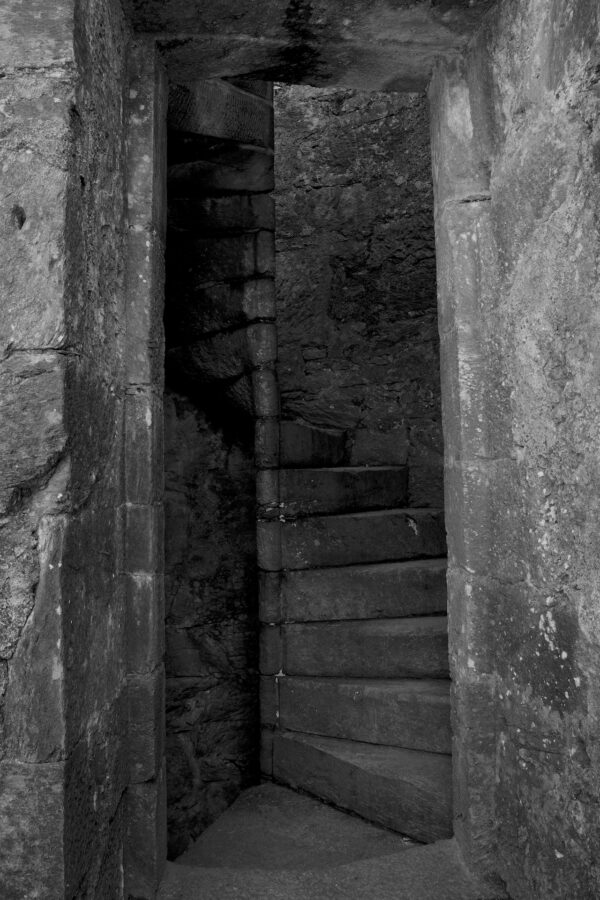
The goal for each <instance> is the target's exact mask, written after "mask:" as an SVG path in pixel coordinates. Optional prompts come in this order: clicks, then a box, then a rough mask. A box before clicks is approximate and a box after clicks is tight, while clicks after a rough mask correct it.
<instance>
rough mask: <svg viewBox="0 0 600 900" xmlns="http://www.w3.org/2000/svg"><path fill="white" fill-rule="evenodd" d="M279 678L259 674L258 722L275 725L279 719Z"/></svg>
mask: <svg viewBox="0 0 600 900" xmlns="http://www.w3.org/2000/svg"><path fill="white" fill-rule="evenodd" d="M278 682H279V679H278V678H276V677H274V676H267V675H261V678H260V724H261V726H262V725H270V726H275V725H277V724H278V720H279V683H278Z"/></svg>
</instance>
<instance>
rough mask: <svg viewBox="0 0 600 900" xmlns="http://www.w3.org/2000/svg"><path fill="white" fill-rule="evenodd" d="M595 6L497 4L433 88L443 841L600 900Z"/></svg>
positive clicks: (524, 884) (541, 882)
mask: <svg viewBox="0 0 600 900" xmlns="http://www.w3.org/2000/svg"><path fill="white" fill-rule="evenodd" d="M599 38H600V29H599V19H598V7H597V4H595V3H591V2H586V0H583V2H572V0H558V2H556V3H553V4H546V3H543V2H539V0H524V2H521V3H518V4H514V3H503V4H501V5H500V7H499V8H498V10H497V12H496V14H495V15H493V16H492V17H491V18H490V19H489V23H488V27H487V28H486V30H485V31H484V32H483V34H482V35H481V38H480V40H479V41H478V42H477V43H476V44H475V46H474V47H473V48H472V51H471V53H470V54H469V55H468V56H467V59H466V62H465V65H464V67H455V68H450V69H448V70H446V71H445V72H441V73H440V75H439V77H438V78H437V79H436V83H435V85H434V89H433V92H432V116H433V121H434V122H436V123H437V124H436V126H435V129H434V170H435V174H436V182H437V196H436V203H437V211H436V217H437V221H436V229H437V238H438V252H439V284H440V301H441V309H440V317H441V323H442V332H443V337H442V367H443V371H445V372H447V382H446V386H445V396H444V415H445V425H446V436H447V462H448V488H447V517H448V522H449V557H450V575H449V604H448V605H449V611H450V637H451V640H450V645H451V648H452V651H451V655H452V669H453V677H454V680H455V700H456V705H455V709H456V717H455V722H454V729H455V745H454V749H455V753H456V756H457V762H458V765H457V767H456V785H455V787H456V790H455V794H456V796H457V804H458V806H457V820H456V823H457V826H456V827H457V832H458V835H459V838H460V840H461V842H462V843H463V845H464V846H465V848H467V849H468V850H469V853H470V858H471V860H472V861H473V860H474V861H476V862H477V864H478V865H480V866H481V867H482V868H483V869H485V868H486V867H487V868H488V869H491V870H492V871H494V870H495V871H496V872H498V871H499V873H500V875H501V876H502V877H503V878H504V879H505V880H506V883H507V887H508V892H509V893H510V895H511V896H512V897H514V898H515V900H530V898H542V897H543V898H557V900H558V898H563V897H576V896H581V897H586V898H587V897H589V898H592V897H596V896H598V894H599V892H600V869H599V867H598V858H597V847H598V842H599V840H600V834H599V830H598V829H599V821H598V803H599V801H600V756H599V748H600V739H599V738H600V722H599V719H598V710H599V709H600V694H599V685H600V678H599V671H598V665H599V663H598V661H599V659H600V653H599V649H600V648H599V644H598V635H599V634H600V618H599V596H598V582H599V575H600V573H599V571H598V560H599V559H600V553H599V551H600V544H599V534H600V530H599V527H598V521H599V515H600V503H599V499H598V484H599V479H600V471H599V462H598V461H599V459H600V452H599V432H598V422H599V420H600V410H599V409H598V390H597V384H598V371H599V356H598V339H599V335H598V258H599V255H600V236H599V232H598V220H597V212H598V204H599V202H600V193H599V188H598V184H599V183H598V158H599V157H598V147H599V146H600V117H599V113H600V96H599V89H598V71H599V70H598V61H599V57H598V47H599Z"/></svg>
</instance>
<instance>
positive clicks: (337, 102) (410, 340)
mask: <svg viewBox="0 0 600 900" xmlns="http://www.w3.org/2000/svg"><path fill="white" fill-rule="evenodd" d="M275 123H276V125H275V127H276V151H275V166H276V191H275V200H276V210H277V235H276V242H277V243H276V246H277V278H276V282H277V301H278V337H279V360H280V362H279V377H280V383H281V402H282V415H283V417H284V418H296V417H300V418H302V419H304V420H305V421H307V422H309V423H310V424H312V425H317V426H321V427H326V428H334V429H339V430H350V431H351V432H352V440H351V462H352V464H353V465H360V464H361V463H363V462H364V463H369V464H373V463H379V464H383V465H385V464H386V463H387V464H402V463H403V462H405V461H406V459H407V458H408V460H409V464H410V476H409V485H410V495H411V501H410V502H411V504H412V505H429V504H434V505H435V504H437V505H441V482H442V479H441V465H442V461H441V448H442V445H441V426H440V407H439V375H438V368H439V362H438V338H437V322H436V287H435V248H434V237H433V217H432V192H431V173H430V157H429V125H428V119H427V108H426V104H425V100H424V98H423V97H421V96H419V95H382V94H372V95H365V94H359V93H357V92H355V91H339V90H338V91H333V90H315V89H312V88H302V87H283V86H279V87H278V88H277V90H276V93H275Z"/></svg>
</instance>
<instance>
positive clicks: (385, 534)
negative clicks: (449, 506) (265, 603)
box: [265, 509, 446, 569]
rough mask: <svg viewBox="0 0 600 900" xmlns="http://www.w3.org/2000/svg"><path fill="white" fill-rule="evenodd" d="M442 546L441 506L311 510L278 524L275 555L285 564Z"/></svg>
mask: <svg viewBox="0 0 600 900" xmlns="http://www.w3.org/2000/svg"><path fill="white" fill-rule="evenodd" d="M445 550H446V536H445V529H444V516H443V513H442V511H441V510H427V509H426V510H423V509H409V510H407V509H397V510H385V511H381V512H363V513H347V514H344V515H332V516H315V517H313V518H310V519H298V520H296V521H293V522H284V523H282V525H281V560H282V565H283V568H286V569H308V568H313V567H314V568H319V567H322V566H344V565H352V564H355V563H363V562H364V563H367V562H387V561H388V560H402V559H411V558H414V557H420V556H441V555H443V554H444V553H445ZM265 568H266V567H265Z"/></svg>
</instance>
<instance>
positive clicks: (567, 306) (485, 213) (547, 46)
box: [0, 0, 600, 900]
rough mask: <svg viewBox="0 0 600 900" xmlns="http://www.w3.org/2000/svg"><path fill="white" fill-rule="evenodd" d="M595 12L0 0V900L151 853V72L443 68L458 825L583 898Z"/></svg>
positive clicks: (132, 888)
mask: <svg viewBox="0 0 600 900" xmlns="http://www.w3.org/2000/svg"><path fill="white" fill-rule="evenodd" d="M599 17H600V10H599V8H598V4H597V3H596V2H594V0H498V2H497V3H495V4H494V3H490V2H476V3H466V2H458V0H457V2H451V0H449V2H442V3H430V2H426V0H423V2H416V3H411V2H400V3H396V2H391V0H390V2H387V0H378V2H377V3H370V2H369V3H366V2H362V0H357V2H352V3H348V4H344V5H343V6H340V4H337V3H335V4H334V3H332V2H328V0H318V2H314V3H306V2H302V0H292V2H289V3H288V2H283V0H270V2H267V3H265V4H259V5H257V4H255V3H242V4H240V3H237V4H232V3H229V2H228V0H214V2H211V3H208V4H206V3H203V4H199V3H197V2H195V3H187V2H186V3H184V2H182V0H166V2H164V0H161V2H153V0H128V2H126V3H125V4H124V6H123V8H121V6H120V4H119V3H118V2H117V0H77V2H75V0H62V2H60V3H55V4H53V5H51V6H48V4H42V3H40V2H39V0H32V2H30V3H28V4H23V3H21V2H20V0H7V2H4V4H3V5H2V9H1V10H0V37H1V39H2V48H1V51H0V74H1V75H2V76H3V77H2V78H0V171H1V173H2V174H1V179H2V191H1V196H2V208H1V210H0V253H1V259H2V265H1V267H0V279H1V282H2V305H1V311H0V334H1V335H2V349H1V354H0V356H1V359H2V362H1V369H0V378H1V379H2V385H3V387H2V391H1V393H0V403H1V404H2V409H3V413H2V416H1V418H0V447H1V452H2V467H1V468H2V475H1V476H0V479H1V480H0V494H1V502H2V505H3V512H2V519H1V520H0V521H1V526H2V527H1V531H0V542H1V554H2V560H1V563H0V565H1V566H2V569H1V573H2V575H1V579H0V591H1V594H0V596H1V600H0V603H1V609H2V641H1V656H0V658H1V665H0V671H1V677H2V685H3V686H2V729H3V730H2V738H1V744H0V748H1V749H0V753H1V757H0V781H1V799H0V823H1V828H0V860H1V865H2V884H3V890H4V893H5V895H6V896H7V897H8V898H10V900H12V898H21V897H28V898H29V897H31V898H36V897H44V898H57V900H58V898H69V900H70V898H83V897H97V898H104V897H111V898H112V897H116V898H120V897H122V896H131V897H144V898H151V897H153V896H154V893H155V890H156V887H157V885H158V883H159V881H160V877H161V871H162V865H163V861H164V858H165V854H166V850H165V834H164V823H165V821H166V813H165V796H164V762H163V759H164V725H163V717H164V700H163V689H164V687H163V686H164V672H163V662H162V660H163V648H162V635H163V627H162V623H163V613H162V600H163V590H162V586H161V585H162V565H163V563H162V560H163V551H162V499H163V490H162V482H161V479H162V475H161V473H162V471H163V465H162V437H161V436H162V422H163V413H162V383H161V381H162V359H163V352H162V336H161V324H160V323H161V302H162V296H163V289H162V271H163V265H162V258H163V239H164V184H165V176H164V165H165V161H166V160H165V153H164V137H165V122H166V77H165V76H166V73H168V77H169V78H170V79H171V81H173V82H193V81H195V80H197V79H203V78H208V77H214V76H216V77H226V76H236V75H244V74H245V75H248V74H254V75H255V77H262V78H268V77H276V78H278V79H279V80H280V81H282V82H285V81H290V82H291V83H296V84H298V83H307V84H316V85H320V86H324V85H327V84H329V85H331V86H336V85H338V86H344V87H349V88H353V89H363V90H385V89H388V90H391V89H394V90H410V91H420V90H424V89H425V88H426V87H427V86H428V85H430V116H431V124H432V136H433V144H432V146H433V173H434V204H435V214H436V257H437V273H438V288H439V312H440V333H441V395H442V406H443V420H444V423H443V427H444V444H445V447H444V457H445V497H446V504H445V506H446V517H447V519H446V521H447V531H448V544H449V565H450V574H449V595H448V602H449V618H450V649H451V655H452V676H453V680H454V699H453V732H454V748H453V758H454V793H455V833H456V837H457V840H458V842H459V846H460V848H461V851H462V853H463V855H464V858H465V859H466V861H467V863H468V864H469V866H471V868H472V869H473V870H475V871H477V872H479V873H480V874H484V875H486V877H488V878H489V879H490V880H495V881H497V882H503V883H505V884H506V885H507V886H508V891H509V893H510V895H511V896H512V897H513V898H516V900H532V898H557V900H559V898H564V897H575V896H577V897H582V898H590V900H592V898H595V897H597V896H598V894H599V893H600V872H599V869H598V860H597V846H598V839H599V835H598V816H597V810H598V802H599V799H600V758H599V753H600V750H599V748H600V740H599V737H600V735H599V710H600V699H599V695H598V690H599V688H598V684H599V679H598V671H597V670H598V658H599V655H598V649H599V648H598V634H599V633H600V623H599V602H600V600H599V596H598V583H599V574H600V573H599V572H598V559H599V547H598V534H599V533H600V529H599V527H598V518H599V512H600V508H599V507H600V504H599V502H598V484H599V482H600V473H599V472H598V459H599V458H600V452H599V451H600V448H599V447H598V438H599V435H598V421H599V412H600V411H599V410H598V408H597V406H598V400H597V397H598V391H597V383H598V368H599V357H598V343H599V342H598V334H597V332H598V317H597V308H598V260H599V257H600V241H599V234H598V202H599V196H598V158H599V152H598V147H599V146H600V130H599V129H600V126H599V116H598V107H599V103H600V96H599V87H598V86H599V71H600V70H599V67H600V49H599V48H600V21H599ZM432 72H433V80H432ZM269 371H271V370H269ZM261 377H262V376H261ZM264 380H265V382H267V381H268V382H269V383H272V382H271V381H270V376H269V378H267V377H266V376H265V379H264ZM266 418H268V416H267V417H265V419H266Z"/></svg>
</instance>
